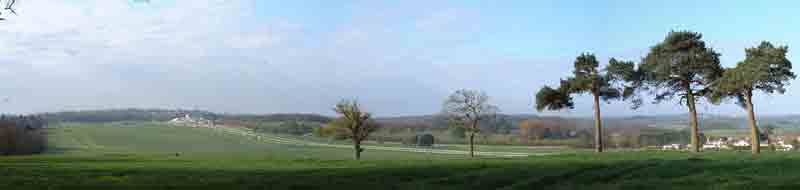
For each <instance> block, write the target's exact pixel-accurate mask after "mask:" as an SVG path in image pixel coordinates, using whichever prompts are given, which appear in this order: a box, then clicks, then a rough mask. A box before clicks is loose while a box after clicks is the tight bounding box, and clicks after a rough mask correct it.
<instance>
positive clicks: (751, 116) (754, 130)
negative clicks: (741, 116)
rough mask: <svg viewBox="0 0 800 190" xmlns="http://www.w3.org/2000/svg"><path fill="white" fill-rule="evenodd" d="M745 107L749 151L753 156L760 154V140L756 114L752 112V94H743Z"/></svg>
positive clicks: (750, 92)
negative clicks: (748, 125)
mask: <svg viewBox="0 0 800 190" xmlns="http://www.w3.org/2000/svg"><path fill="white" fill-rule="evenodd" d="M745 105H746V106H747V121H748V122H749V124H750V139H751V141H752V142H750V150H751V151H752V152H753V154H758V153H760V152H761V140H760V139H759V134H758V126H757V125H756V114H755V112H754V111H753V92H752V91H749V92H747V93H746V94H745Z"/></svg>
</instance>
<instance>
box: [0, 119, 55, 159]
mask: <svg viewBox="0 0 800 190" xmlns="http://www.w3.org/2000/svg"><path fill="white" fill-rule="evenodd" d="M46 144H47V139H46V136H45V133H44V122H43V120H41V119H39V118H34V117H19V118H14V119H7V118H5V117H3V118H2V119H0V155H26V154H37V153H41V152H44V150H45V145H46Z"/></svg>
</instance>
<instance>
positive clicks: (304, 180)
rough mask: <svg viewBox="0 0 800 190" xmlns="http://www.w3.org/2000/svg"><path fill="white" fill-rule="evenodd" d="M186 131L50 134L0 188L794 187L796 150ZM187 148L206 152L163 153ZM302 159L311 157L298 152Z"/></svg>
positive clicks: (6, 162) (13, 163) (1, 164)
mask: <svg viewBox="0 0 800 190" xmlns="http://www.w3.org/2000/svg"><path fill="white" fill-rule="evenodd" d="M59 130H62V129H59ZM193 130H196V129H176V128H158V127H156V126H152V127H141V128H133V127H131V128H103V127H96V126H95V127H85V128H81V127H77V128H70V132H65V131H54V132H53V133H51V134H52V135H54V139H53V140H54V141H53V143H54V144H55V145H59V146H60V147H62V148H63V150H64V151H62V152H55V153H53V154H47V155H39V156H24V157H3V158H0V176H2V177H0V189H4V190H5V189H459V190H460V189H650V190H653V189H797V188H800V154H796V153H773V152H769V153H766V154H764V155H761V156H760V157H758V158H753V157H752V156H750V155H749V154H748V153H745V152H742V153H736V152H708V153H702V154H691V153H685V152H615V153H603V154H594V153H578V154H568V155H556V156H542V157H530V158H522V159H489V158H484V159H478V160H467V159H454V158H452V157H435V158H431V159H425V158H424V157H418V156H415V155H419V154H411V153H402V152H374V153H375V155H371V156H372V157H381V158H382V159H378V160H368V161H361V162H357V161H350V160H347V159H349V151H348V150H340V149H323V148H320V149H302V150H299V151H281V150H283V149H282V148H280V147H278V148H275V147H271V146H272V145H264V144H256V143H249V142H247V141H238V140H241V139H236V138H234V137H224V136H223V137H215V136H209V135H213V134H207V133H206V131H193ZM62 132H64V133H62ZM175 132H179V133H181V135H177V134H173V133H175ZM113 134H117V136H115V135H113ZM122 134H129V135H122ZM130 136H132V137H135V138H136V139H135V140H134V139H129V138H130ZM220 139H223V140H220ZM212 143H213V144H214V145H210V144H212ZM187 146H198V147H204V146H205V147H207V148H206V149H203V148H189V149H187V150H191V151H185V153H184V154H183V155H181V156H175V155H170V153H171V152H174V150H175V148H178V149H180V148H183V147H187ZM275 146H277V145H275ZM212 148H213V149H212ZM218 148H219V149H218ZM220 149H224V150H220ZM255 150H261V151H262V152H268V153H252V152H251V151H255ZM272 151H274V152H272ZM368 152H369V151H368ZM306 153H309V154H311V155H308V156H299V155H302V154H306ZM340 154H341V155H340ZM384 154H385V155H384ZM395 154H396V155H395ZM345 155H347V156H345ZM401 155H404V156H401ZM366 157H367V158H369V157H370V156H366Z"/></svg>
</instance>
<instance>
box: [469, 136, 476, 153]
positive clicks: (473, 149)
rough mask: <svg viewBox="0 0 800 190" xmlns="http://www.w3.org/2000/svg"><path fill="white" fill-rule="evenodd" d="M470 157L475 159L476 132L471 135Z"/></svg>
mask: <svg viewBox="0 0 800 190" xmlns="http://www.w3.org/2000/svg"><path fill="white" fill-rule="evenodd" d="M469 157H470V158H475V132H470V133H469Z"/></svg>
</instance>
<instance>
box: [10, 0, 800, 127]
mask: <svg viewBox="0 0 800 190" xmlns="http://www.w3.org/2000/svg"><path fill="white" fill-rule="evenodd" d="M797 7H800V1H789V0H787V1H769V3H762V2H760V1H723V0H718V1H714V0H711V1H688V0H687V1H681V0H671V1H633V0H631V1H622V0H619V1H614V0H610V1H571V0H561V1H555V0H554V1H536V0H518V1H513V0H508V1H477V0H475V1H469V0H459V1H455V0H454V1H447V0H441V1H423V0H403V1H399V0H397V1H395V0H387V1H366V0H352V1H346V0H341V1H328V0H307V1H284V0H279V1H278V0H275V1H273V0H59V1H53V0H20V1H18V3H17V7H16V12H17V13H18V14H17V15H11V14H8V13H4V14H3V16H6V18H7V19H6V20H4V21H0V97H2V101H0V112H2V113H38V112H53V111H65V110H90V109H109V108H166V109H178V108H180V109H204V110H210V111H215V112H226V113H319V114H325V115H332V114H334V113H333V111H332V107H333V105H334V104H335V103H337V102H338V101H339V100H341V99H357V100H358V101H359V102H360V103H361V104H362V105H363V106H364V107H365V109H366V110H368V111H371V112H373V113H375V114H376V115H378V116H399V115H417V114H431V113H436V112H439V111H440V110H441V106H442V103H443V101H444V99H445V98H446V97H447V96H448V95H449V94H450V93H452V92H453V91H455V90H457V89H475V90H482V91H484V92H486V93H487V94H488V95H489V96H491V102H492V103H493V104H495V105H497V106H498V107H499V108H500V110H501V111H502V112H503V113H509V114H545V115H562V116H590V115H591V113H592V112H591V110H592V104H591V97H589V96H577V97H575V99H576V107H575V109H573V110H564V111H554V112H543V113H539V112H537V111H536V110H535V109H534V105H533V104H534V101H533V96H534V94H535V92H536V91H537V90H538V89H539V88H541V87H542V86H544V85H556V84H557V83H558V81H559V79H560V78H563V77H567V76H568V75H570V73H571V67H572V63H573V60H574V58H575V57H576V56H577V55H579V54H580V53H584V52H590V53H594V54H595V55H596V56H597V57H598V58H599V59H600V61H601V63H603V64H605V63H606V62H607V60H608V59H609V58H611V57H614V58H617V59H625V60H634V61H637V60H639V59H641V57H643V56H645V55H646V53H647V51H648V48H649V47H650V46H652V45H654V44H656V43H658V42H660V41H661V40H663V38H664V37H665V36H666V34H667V33H668V32H669V31H672V30H691V31H696V32H700V33H702V34H703V35H704V40H705V41H706V42H707V44H709V45H710V46H711V47H713V48H714V49H715V50H716V51H718V52H720V53H721V54H722V57H721V62H722V64H723V65H724V66H726V67H731V66H734V65H735V64H736V62H738V61H739V60H742V59H744V49H745V48H747V47H752V46H755V45H757V44H758V42H760V41H762V40H767V41H771V42H773V43H776V44H780V45H787V46H789V47H790V52H789V59H790V60H792V61H794V62H797V61H796V59H794V58H793V57H797V56H793V55H794V54H796V53H795V52H794V51H792V50H793V48H794V47H800V35H799V34H800V19H797V16H796V14H795V13H796V11H795V10H796V8H797ZM795 72H798V70H797V69H795ZM794 83H796V82H794ZM798 85H800V84H798ZM798 98H800V87H796V86H794V87H793V86H790V87H789V88H788V91H787V93H786V94H784V95H761V94H759V95H757V96H756V99H755V100H754V101H755V106H756V108H755V109H756V111H757V113H758V114H762V115H780V114H800V111H798V110H797V109H794V108H796V107H798V106H800V101H795V100H797V99H798ZM646 102H648V104H645V105H644V106H643V107H642V108H640V109H637V110H631V109H629V106H630V104H628V103H626V102H612V103H611V104H603V105H602V109H603V114H604V115H606V116H629V115H657V114H683V113H685V112H686V108H685V107H683V106H681V105H679V104H677V103H676V102H675V101H673V102H664V103H662V104H649V102H650V101H649V100H646ZM698 108H699V112H701V113H706V114H717V115H734V116H740V115H744V111H743V110H742V109H740V108H738V107H736V106H735V105H732V104H729V105H721V106H715V105H710V104H707V103H703V104H701V105H699V106H698Z"/></svg>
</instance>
